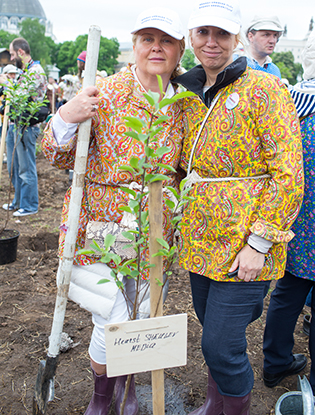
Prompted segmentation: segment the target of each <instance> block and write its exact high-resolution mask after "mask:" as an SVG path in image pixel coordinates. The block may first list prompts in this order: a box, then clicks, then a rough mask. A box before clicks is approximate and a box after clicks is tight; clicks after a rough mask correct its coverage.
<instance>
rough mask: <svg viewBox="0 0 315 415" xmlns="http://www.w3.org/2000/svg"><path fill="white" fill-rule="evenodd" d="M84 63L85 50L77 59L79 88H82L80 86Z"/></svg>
mask: <svg viewBox="0 0 315 415" xmlns="http://www.w3.org/2000/svg"><path fill="white" fill-rule="evenodd" d="M85 61H86V50H84V51H82V52H81V53H80V55H79V56H78V57H77V66H78V79H79V83H80V87H82V84H83V78H84V68H85Z"/></svg>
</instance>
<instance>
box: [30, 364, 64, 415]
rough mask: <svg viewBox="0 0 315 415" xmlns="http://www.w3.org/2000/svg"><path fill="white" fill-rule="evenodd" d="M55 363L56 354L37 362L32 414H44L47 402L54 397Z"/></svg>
mask: <svg viewBox="0 0 315 415" xmlns="http://www.w3.org/2000/svg"><path fill="white" fill-rule="evenodd" d="M57 363H58V356H57V357H47V358H46V360H41V361H40V363H39V368H38V373H37V378H36V384H35V392H34V397H33V415H45V414H46V409H47V404H48V402H50V401H52V400H53V398H54V376H55V373H56V368H57Z"/></svg>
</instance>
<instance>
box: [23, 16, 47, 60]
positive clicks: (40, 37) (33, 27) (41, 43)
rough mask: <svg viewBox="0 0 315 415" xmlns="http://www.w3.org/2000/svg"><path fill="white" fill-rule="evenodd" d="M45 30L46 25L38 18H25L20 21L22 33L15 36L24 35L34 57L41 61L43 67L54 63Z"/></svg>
mask: <svg viewBox="0 0 315 415" xmlns="http://www.w3.org/2000/svg"><path fill="white" fill-rule="evenodd" d="M45 31H46V29H45V26H43V25H42V24H41V23H40V22H39V20H38V19H25V20H23V21H22V22H21V23H20V35H19V36H15V37H24V39H26V40H27V41H28V43H29V45H30V48H31V56H32V58H33V59H34V61H37V60H38V61H40V62H41V65H42V66H43V68H45V67H46V66H47V65H50V64H51V63H52V62H51V58H50V47H49V45H48V41H47V37H46V36H45Z"/></svg>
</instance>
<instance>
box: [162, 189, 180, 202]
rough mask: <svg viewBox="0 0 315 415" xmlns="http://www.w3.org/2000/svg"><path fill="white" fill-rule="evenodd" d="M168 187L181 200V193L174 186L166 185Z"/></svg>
mask: <svg viewBox="0 0 315 415" xmlns="http://www.w3.org/2000/svg"><path fill="white" fill-rule="evenodd" d="M165 187H166V189H168V190H169V191H170V192H172V193H173V195H174V196H175V197H176V199H177V200H180V194H178V192H177V190H176V189H174V187H172V186H165Z"/></svg>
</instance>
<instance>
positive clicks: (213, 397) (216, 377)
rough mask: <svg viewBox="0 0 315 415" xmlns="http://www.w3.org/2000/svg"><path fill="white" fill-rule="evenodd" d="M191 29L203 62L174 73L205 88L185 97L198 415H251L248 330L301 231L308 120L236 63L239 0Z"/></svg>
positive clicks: (186, 234)
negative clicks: (202, 395)
mask: <svg viewBox="0 0 315 415" xmlns="http://www.w3.org/2000/svg"><path fill="white" fill-rule="evenodd" d="M188 28H189V29H190V41H191V45H192V47H193V49H194V52H195V55H196V57H197V58H198V60H199V61H200V62H201V65H198V66H196V67H195V68H193V69H192V70H191V71H189V72H187V73H185V74H183V75H181V76H179V77H177V78H176V79H175V81H176V82H177V83H179V84H181V85H183V86H184V87H186V88H187V89H189V90H191V91H193V92H195V93H196V94H197V95H198V97H197V98H189V99H186V101H185V103H184V114H185V115H184V121H185V128H186V130H187V133H188V136H189V139H187V140H184V147H183V154H182V162H181V163H182V166H183V167H184V168H185V170H186V171H189V172H190V171H191V170H193V173H192V174H190V175H189V181H188V183H190V185H191V186H192V187H191V190H190V192H189V195H190V196H192V197H193V198H194V200H192V201H191V202H190V204H189V205H188V207H187V208H186V209H185V210H184V215H183V226H182V229H181V237H180V254H179V261H180V265H181V266H182V267H184V268H185V269H187V270H189V271H190V279H191V287H192V296H193V303H194V307H195V310H196V313H197V316H198V318H199V320H200V322H201V324H202V326H203V336H202V350H203V354H204V357H205V360H206V363H207V365H208V367H209V382H208V393H207V398H206V402H205V404H204V405H203V406H202V407H201V408H198V409H197V410H195V411H194V412H193V414H194V415H205V414H211V415H221V414H224V415H239V414H249V407H250V393H251V389H252V387H253V382H254V376H253V371H252V369H251V366H250V363H249V360H248V357H247V354H246V345H247V344H246V336H245V331H246V327H247V326H248V324H250V323H251V322H252V321H254V320H255V319H257V318H258V317H259V316H260V315H261V312H262V307H263V299H264V297H265V295H266V293H267V291H268V287H269V284H270V280H272V279H278V278H281V277H282V276H283V273H284V269H285V262H286V249H287V243H288V242H289V241H290V240H291V239H292V237H293V236H294V235H293V233H292V232H291V231H290V226H291V225H292V223H293V221H294V220H295V218H296V217H297V214H298V212H299V208H300V205H301V203H302V195H303V167H302V151H301V141H300V131H299V122H298V119H297V116H296V112H295V108H294V104H293V101H292V99H291V97H290V94H289V93H288V91H287V89H286V87H285V86H284V85H283V84H282V83H281V81H279V80H278V79H277V78H276V77H274V76H272V75H269V74H265V73H263V72H260V71H254V70H252V69H251V68H248V67H247V64H246V58H245V57H241V58H239V59H237V60H236V61H234V62H233V56H232V54H233V50H234V49H235V47H236V46H237V44H238V42H239V31H240V11H239V6H238V3H237V1H236V0H228V1H225V2H218V1H213V2H212V1H210V2H200V3H199V2H198V4H197V6H196V8H195V11H194V12H193V14H192V15H191V17H190V20H189V27H188ZM216 100H217V102H216ZM211 104H215V105H214V107H213V109H212V112H211V113H210V115H209V117H208V119H207V121H206V122H205V126H204V128H203V129H202V130H201V124H202V123H203V121H204V120H205V117H206V114H207V112H208V109H209V107H210V106H211ZM199 131H200V137H199V139H198V138H197V134H198V132H199ZM185 136H186V134H185ZM194 145H195V148H194ZM190 159H191V168H190V166H189V164H190V162H189V160H190ZM290 364H291V363H290ZM302 366H303V364H302V362H297V364H295V366H294V370H295V371H298V370H301V369H302Z"/></svg>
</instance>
